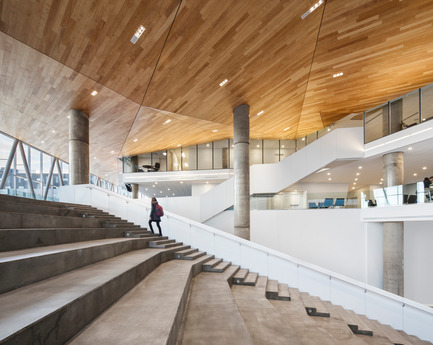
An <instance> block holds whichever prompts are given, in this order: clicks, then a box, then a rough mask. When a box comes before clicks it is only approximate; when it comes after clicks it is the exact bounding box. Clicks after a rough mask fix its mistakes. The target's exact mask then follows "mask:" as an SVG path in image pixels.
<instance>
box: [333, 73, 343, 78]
mask: <svg viewBox="0 0 433 345" xmlns="http://www.w3.org/2000/svg"><path fill="white" fill-rule="evenodd" d="M342 75H343V72H340V73H335V74H334V75H332V78H338V77H341V76H342Z"/></svg>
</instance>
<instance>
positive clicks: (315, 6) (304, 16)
mask: <svg viewBox="0 0 433 345" xmlns="http://www.w3.org/2000/svg"><path fill="white" fill-rule="evenodd" d="M324 2H325V0H319V2H317V3H315V4H314V5H313V6H312V7H311V8H310V9H309V10H308V11H307V12H305V13H304V14H303V15H302V16H301V18H302V19H305V18H306V17H308V15H309V14H311V13H312V12H313V11H315V10H316V8H317V7H319V6H320V5H321V4H323V3H324Z"/></svg>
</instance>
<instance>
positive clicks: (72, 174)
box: [69, 110, 89, 185]
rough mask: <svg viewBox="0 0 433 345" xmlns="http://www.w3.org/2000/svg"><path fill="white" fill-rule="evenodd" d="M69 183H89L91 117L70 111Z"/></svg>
mask: <svg viewBox="0 0 433 345" xmlns="http://www.w3.org/2000/svg"><path fill="white" fill-rule="evenodd" d="M69 181H70V182H69V183H70V184H71V185H75V184H87V183H89V116H88V115H87V114H85V113H83V112H82V111H80V110H69Z"/></svg>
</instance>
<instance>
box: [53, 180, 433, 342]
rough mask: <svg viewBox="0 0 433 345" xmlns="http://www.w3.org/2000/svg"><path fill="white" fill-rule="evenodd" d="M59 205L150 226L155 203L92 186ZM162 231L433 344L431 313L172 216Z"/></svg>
mask: <svg viewBox="0 0 433 345" xmlns="http://www.w3.org/2000/svg"><path fill="white" fill-rule="evenodd" d="M59 199H60V201H63V202H73V203H80V204H86V205H91V206H94V207H97V208H99V209H102V210H104V211H107V212H110V213H111V214H114V215H116V216H119V217H122V218H124V219H127V220H128V221H131V222H134V223H135V224H139V225H140V226H143V227H146V226H147V220H148V218H149V206H150V199H141V200H134V199H130V198H127V197H125V196H122V195H119V194H116V193H114V192H108V191H107V190H105V189H102V188H100V187H96V186H93V185H77V186H65V187H60V190H59ZM161 227H162V232H163V234H164V235H167V236H169V237H172V238H175V239H176V240H177V241H179V242H183V243H185V244H188V245H191V247H195V248H198V249H199V250H201V251H206V252H207V253H209V254H213V255H215V256H216V257H219V258H223V259H224V260H225V261H231V262H232V263H233V264H235V265H240V266H241V267H245V268H248V269H249V270H250V271H252V272H257V273H259V274H261V275H265V276H268V277H269V278H270V279H276V280H278V281H279V282H280V283H286V284H289V285H290V286H291V287H294V288H298V289H299V290H300V291H305V292H308V293H310V294H311V295H313V296H318V297H320V298H321V299H323V300H328V301H331V302H332V303H333V304H336V305H341V306H342V307H344V308H346V309H349V310H353V311H355V312H356V313H359V314H363V315H366V316H367V317H369V318H371V319H374V320H378V321H379V322H381V323H383V324H388V325H390V326H392V327H393V328H395V329H400V330H403V331H405V332H406V333H408V334H413V335H416V336H418V337H419V338H421V339H423V340H427V341H430V342H433V327H431V326H432V325H433V309H432V308H428V307H427V306H424V305H422V304H419V303H416V302H414V301H411V300H408V299H405V298H403V297H400V296H397V295H394V294H391V293H388V292H386V291H384V290H381V289H378V288H375V287H373V286H369V285H367V284H364V283H362V282H359V281H356V280H354V279H351V278H348V277H345V276H343V275H340V274H338V273H335V272H331V271H328V270H326V269H323V268H321V267H318V266H315V265H312V264H309V263H306V262H303V261H301V260H298V259H296V258H293V257H290V256H288V255H286V254H282V253H279V252H277V251H274V250H272V249H269V248H266V247H264V246H261V245H259V244H256V243H253V242H250V241H246V240H244V239H241V238H239V237H236V236H233V235H231V234H228V233H225V232H223V231H220V230H217V229H214V228H212V227H210V226H207V225H204V224H201V223H199V222H196V221H193V220H190V219H188V218H185V217H182V216H179V215H176V214H172V213H170V212H165V216H164V217H163V218H162V221H161Z"/></svg>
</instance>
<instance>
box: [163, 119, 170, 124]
mask: <svg viewBox="0 0 433 345" xmlns="http://www.w3.org/2000/svg"><path fill="white" fill-rule="evenodd" d="M170 122H171V119H168V120H167V121H165V122H164V123H163V125H166V124H167V123H170Z"/></svg>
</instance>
